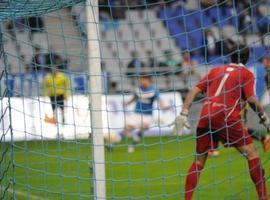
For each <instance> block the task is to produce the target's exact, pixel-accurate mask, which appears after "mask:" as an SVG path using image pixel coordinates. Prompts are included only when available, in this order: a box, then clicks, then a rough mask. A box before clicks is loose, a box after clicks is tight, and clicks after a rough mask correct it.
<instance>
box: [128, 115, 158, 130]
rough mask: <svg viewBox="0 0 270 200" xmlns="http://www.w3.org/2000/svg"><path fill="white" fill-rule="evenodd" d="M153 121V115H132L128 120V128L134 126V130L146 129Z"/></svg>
mask: <svg viewBox="0 0 270 200" xmlns="http://www.w3.org/2000/svg"><path fill="white" fill-rule="evenodd" d="M152 121H153V117H152V115H146V114H140V113H132V114H131V115H129V116H128V117H127V119H126V125H127V126H133V127H134V128H142V127H144V128H146V127H148V126H149V125H150V124H151V123H152Z"/></svg>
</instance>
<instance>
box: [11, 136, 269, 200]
mask: <svg viewBox="0 0 270 200" xmlns="http://www.w3.org/2000/svg"><path fill="white" fill-rule="evenodd" d="M258 146H260V145H259V144H258ZM220 147H221V146H220ZM193 154H194V139H193V138H192V137H191V136H188V137H162V138H158V137H157V138H146V139H145V140H144V141H143V143H142V144H141V145H139V146H138V147H137V148H136V151H135V152H134V153H132V154H128V153H127V147H126V145H125V144H124V143H122V144H121V145H119V146H116V147H115V148H114V149H113V151H112V152H106V161H107V162H106V176H107V196H108V199H117V200H118V199H183V192H184V191H183V188H184V180H185V174H186V173H187V170H188V167H189V165H190V164H191V162H192V160H193ZM14 158H15V161H14V164H15V177H14V179H15V182H16V184H15V189H16V198H17V199H27V198H29V199H91V197H92V196H91V195H92V191H91V188H92V183H91V179H92V175H91V170H90V169H89V163H91V144H90V142H89V141H87V140H84V141H61V142H56V141H43V142H40V141H31V142H18V143H15V146H14ZM262 158H263V163H264V168H265V169H266V175H267V176H269V175H270V162H269V160H270V154H269V153H268V154H262ZM247 170H248V167H247V164H246V162H245V159H244V158H242V156H241V155H239V153H238V152H236V151H235V150H234V149H224V148H223V147H221V155H220V156H219V157H217V158H209V159H208V161H207V164H206V167H205V169H204V171H203V173H202V176H201V179H200V184H199V187H198V189H197V191H196V192H195V196H194V199H201V200H210V199H215V200H216V199H230V200H233V199H235V200H253V199H257V197H256V192H255V189H254V186H253V183H252V182H251V180H250V177H249V174H248V172H247ZM269 186H270V182H269V180H268V188H269V189H270V187H269ZM9 193H11V191H9Z"/></svg>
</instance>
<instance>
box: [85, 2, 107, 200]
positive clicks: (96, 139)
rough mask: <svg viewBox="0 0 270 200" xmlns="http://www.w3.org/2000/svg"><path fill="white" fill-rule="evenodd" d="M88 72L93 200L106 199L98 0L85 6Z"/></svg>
mask: <svg viewBox="0 0 270 200" xmlns="http://www.w3.org/2000/svg"><path fill="white" fill-rule="evenodd" d="M85 11H86V20H87V24H86V30H87V37H88V38H87V41H88V42H87V47H88V66H89V67H88V70H89V80H90V81H89V89H90V91H89V93H90V94H89V95H90V96H89V97H90V98H89V107H90V112H91V130H92V131H91V138H92V145H93V146H92V149H93V150H92V152H93V153H92V154H93V170H94V171H93V172H94V174H93V180H94V199H106V177H105V154H104V138H103V120H102V104H101V102H102V96H101V94H102V79H101V76H100V74H101V64H100V62H101V61H100V47H99V39H98V36H99V34H98V33H99V12H98V0H93V1H91V0H88V1H87V2H86V6H85Z"/></svg>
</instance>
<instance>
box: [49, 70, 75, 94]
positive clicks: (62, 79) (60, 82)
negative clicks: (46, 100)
mask: <svg viewBox="0 0 270 200" xmlns="http://www.w3.org/2000/svg"><path fill="white" fill-rule="evenodd" d="M44 95H46V96H59V95H64V96H65V97H67V96H69V95H70V83H69V79H68V77H67V76H66V75H65V74H64V73H62V72H56V73H55V74H52V73H49V74H48V75H47V76H46V77H45V79H44Z"/></svg>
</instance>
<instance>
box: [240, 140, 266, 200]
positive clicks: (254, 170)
mask: <svg viewBox="0 0 270 200" xmlns="http://www.w3.org/2000/svg"><path fill="white" fill-rule="evenodd" d="M237 149H238V150H239V151H240V152H241V153H242V154H243V155H244V156H245V157H246V158H247V161H248V166H249V173H250V177H251V179H252V181H253V183H254V184H255V187H256V190H257V193H258V197H259V200H268V195H267V188H266V183H265V176H264V169H263V167H262V165H261V161H260V157H259V153H258V151H257V149H256V147H255V145H254V143H250V144H247V145H243V146H241V147H237Z"/></svg>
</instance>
